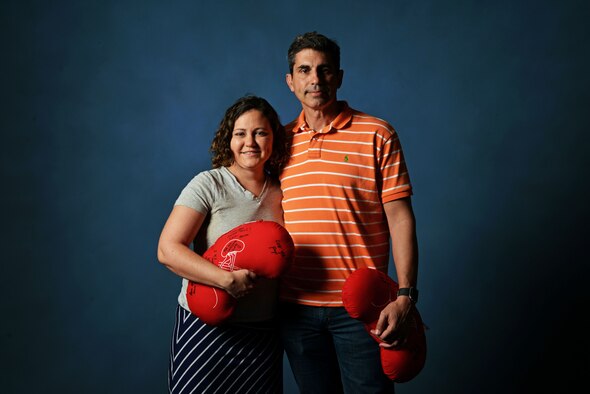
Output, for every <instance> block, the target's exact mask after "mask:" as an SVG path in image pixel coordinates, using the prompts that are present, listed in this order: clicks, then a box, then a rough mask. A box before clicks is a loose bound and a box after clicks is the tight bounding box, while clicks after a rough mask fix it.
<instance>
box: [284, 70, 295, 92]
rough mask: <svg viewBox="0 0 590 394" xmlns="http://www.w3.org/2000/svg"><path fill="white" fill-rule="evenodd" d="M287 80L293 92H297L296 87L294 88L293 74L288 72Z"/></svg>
mask: <svg viewBox="0 0 590 394" xmlns="http://www.w3.org/2000/svg"><path fill="white" fill-rule="evenodd" d="M285 82H287V86H288V87H289V89H290V90H291V91H292V92H295V89H293V75H292V74H290V73H287V75H285Z"/></svg>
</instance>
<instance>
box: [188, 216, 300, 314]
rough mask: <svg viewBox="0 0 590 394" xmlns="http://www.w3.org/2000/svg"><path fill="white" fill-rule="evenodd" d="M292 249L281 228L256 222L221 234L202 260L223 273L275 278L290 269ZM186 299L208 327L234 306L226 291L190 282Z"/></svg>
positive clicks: (287, 236) (232, 299)
mask: <svg viewBox="0 0 590 394" xmlns="http://www.w3.org/2000/svg"><path fill="white" fill-rule="evenodd" d="M293 249H294V248H293V240H292V239H291V236H290V235H289V233H288V232H287V230H285V228H284V227H283V226H281V225H280V224H278V223H276V222H271V221H264V220H259V221H256V222H248V223H244V224H242V225H240V226H238V227H235V228H233V229H232V230H230V231H228V232H227V233H225V234H223V235H222V236H221V237H219V238H218V239H217V241H215V243H214V244H213V245H212V246H211V247H210V248H209V249H208V250H207V251H206V252H205V253H204V254H203V257H204V258H205V259H207V260H209V261H210V262H211V263H213V264H216V265H217V266H219V267H220V268H223V269H224V270H226V271H234V270H238V269H248V270H250V271H253V272H254V273H256V275H259V276H263V277H266V278H276V277H278V276H280V275H282V274H283V272H285V270H286V269H287V268H288V267H289V265H290V263H291V259H292V257H293ZM186 299H187V302H188V307H189V309H190V310H191V312H192V313H193V314H194V315H196V316H198V317H199V318H200V319H201V320H202V321H203V322H204V323H206V324H210V325H219V324H221V323H222V322H223V321H224V320H226V319H227V318H228V317H230V316H231V314H232V313H233V311H234V309H235V306H236V299H235V298H234V297H232V296H231V295H230V294H229V293H228V292H226V291H225V290H222V289H219V288H216V287H212V286H207V285H203V284H200V283H195V282H193V281H189V284H188V287H187V291H186Z"/></svg>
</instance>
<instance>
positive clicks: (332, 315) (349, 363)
mask: <svg viewBox="0 0 590 394" xmlns="http://www.w3.org/2000/svg"><path fill="white" fill-rule="evenodd" d="M279 313H280V317H281V319H280V320H281V337H282V340H283V346H284V348H285V352H286V353H287V357H288V359H289V364H291V370H292V371H293V376H294V377H295V381H296V382H297V385H298V386H299V391H300V392H301V393H304V394H313V393H318V394H319V393H321V394H326V393H350V394H359V393H393V392H394V387H393V382H392V381H391V380H389V379H388V378H387V377H386V376H385V374H384V373H383V371H382V369H381V359H380V356H379V346H378V345H377V343H376V342H375V340H374V339H373V338H371V336H370V335H369V334H368V333H367V331H366V330H365V327H364V325H363V324H362V323H361V322H359V321H357V320H355V319H353V318H351V317H350V316H349V315H348V313H347V312H346V310H345V309H344V308H342V307H315V306H306V305H297V304H292V303H283V304H281V305H280V307H279Z"/></svg>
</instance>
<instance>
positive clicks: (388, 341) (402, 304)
mask: <svg viewBox="0 0 590 394" xmlns="http://www.w3.org/2000/svg"><path fill="white" fill-rule="evenodd" d="M412 307H413V305H412V301H411V300H410V299H409V298H408V297H398V298H397V299H396V300H395V301H392V302H390V303H389V304H387V306H386V307H385V308H383V310H382V311H381V313H380V314H379V320H378V321H377V325H376V326H375V329H374V330H371V333H372V334H373V335H375V336H377V337H378V338H380V339H381V340H382V341H383V342H381V343H380V344H379V346H381V347H383V348H385V349H391V348H398V347H400V346H402V345H403V344H404V343H405V342H406V337H407V334H408V330H407V327H406V326H407V317H408V315H409V313H410V311H411V310H412Z"/></svg>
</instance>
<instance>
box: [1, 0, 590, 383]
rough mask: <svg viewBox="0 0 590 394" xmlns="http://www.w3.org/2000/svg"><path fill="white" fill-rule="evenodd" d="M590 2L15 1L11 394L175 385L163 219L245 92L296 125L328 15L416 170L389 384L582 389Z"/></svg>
mask: <svg viewBox="0 0 590 394" xmlns="http://www.w3.org/2000/svg"><path fill="white" fill-rule="evenodd" d="M588 11H589V7H588V5H587V2H584V1H562V2H552V1H537V2H527V1H478V2H468V1H444V2H439V1H432V0H428V1H371V0H367V1H361V2H359V1H347V0H341V1H324V2H320V1H309V0H301V1H298V2H280V1H271V0H268V1H265V0H257V1H254V2H241V1H171V2H164V1H160V2H158V1H52V2H42V1H3V2H2V3H1V4H0V26H1V27H0V29H1V32H2V34H1V35H0V40H1V41H0V42H2V54H1V55H0V57H1V58H2V61H1V62H0V63H1V70H2V76H1V77H0V78H1V81H2V89H1V90H2V94H1V98H2V99H1V100H2V105H1V111H2V116H1V119H0V122H1V123H0V125H1V129H2V144H1V146H2V148H1V153H2V154H1V161H2V162H1V174H2V184H3V188H2V189H3V191H2V192H1V193H0V195H1V201H2V211H3V215H2V216H3V220H2V223H3V231H2V237H1V239H2V264H1V272H0V273H1V278H2V283H3V284H2V286H1V290H0V291H1V293H0V295H1V296H2V297H1V299H2V302H1V304H0V305H1V308H2V310H1V319H2V324H1V325H0V338H1V341H2V342H1V351H0V354H1V356H0V360H1V365H0V367H1V371H2V372H1V376H2V379H0V391H1V392H3V393H37V392H59V393H163V392H165V391H166V368H167V362H168V347H169V342H170V334H171V330H172V326H173V319H174V309H175V305H176V296H177V293H178V291H179V288H180V279H179V278H177V277H175V276H174V275H173V274H172V273H170V272H169V271H167V270H166V269H165V268H164V267H163V266H161V265H160V264H159V263H158V262H157V259H156V246H157V241H158V237H159V233H160V231H161V229H162V226H163V224H164V221H165V219H166V218H167V216H168V214H169V212H170V210H171V208H172V205H173V203H174V201H175V199H176V197H177V196H178V194H179V192H180V190H181V189H182V187H184V185H185V184H186V183H187V182H188V181H189V180H190V179H191V178H192V177H193V176H194V175H195V174H196V173H198V172H200V171H203V170H206V169H208V168H210V156H209V153H208V148H209V144H210V142H211V139H212V137H213V133H214V131H215V129H216V127H217V125H218V123H219V121H220V120H221V117H222V115H223V113H224V111H225V109H226V108H227V107H228V106H229V105H230V104H231V103H233V101H234V100H235V99H237V98H238V97H240V96H242V95H244V94H246V93H253V94H256V95H259V96H263V97H265V98H266V99H268V100H269V102H270V103H271V104H272V105H273V106H274V107H275V108H276V109H277V111H278V112H279V114H280V116H281V119H282V121H283V122H285V123H286V122H288V121H290V120H292V119H293V118H294V117H295V116H297V114H298V113H299V111H300V105H299V103H298V102H297V101H296V99H295V97H294V96H293V95H292V93H291V92H290V91H289V90H288V88H287V86H286V85H285V83H284V76H285V73H286V72H287V70H288V69H287V62H286V52H287V48H288V46H289V44H290V42H291V41H292V39H293V38H294V37H295V36H296V35H297V34H299V33H303V32H305V31H309V30H317V31H319V32H321V33H323V34H325V35H327V36H328V37H331V38H334V39H336V41H337V42H338V43H339V44H340V46H341V48H342V62H341V63H342V68H343V69H344V83H343V86H342V88H341V90H340V91H339V98H340V99H344V100H347V101H348V102H349V104H350V105H351V106H352V107H354V108H357V109H359V110H362V111H365V112H367V113H370V114H372V115H376V116H379V117H382V118H384V119H386V120H388V121H389V122H390V123H391V124H392V125H393V126H394V127H395V128H396V130H397V131H398V133H399V135H400V138H401V142H402V145H403V148H404V151H405V154H406V159H407V162H408V166H409V170H410V175H411V178H412V182H413V185H414V193H415V194H414V197H413V204H414V209H415V212H416V217H417V224H418V238H419V245H420V274H419V287H420V290H421V295H420V296H421V298H420V303H419V309H420V311H421V313H422V316H423V318H424V320H425V322H426V324H427V325H428V326H429V327H430V329H429V330H428V332H427V338H428V346H429V354H428V360H427V363H426V366H425V368H424V370H423V371H422V373H421V374H420V375H419V376H418V377H417V378H415V379H414V380H413V381H411V382H408V383H405V384H402V385H398V386H397V392H398V393H400V394H410V393H466V394H467V393H497V392H503V393H519V392H533V391H534V392H539V393H540V392H547V393H549V392H574V391H573V387H574V384H575V383H580V382H582V378H583V377H584V376H585V375H586V374H587V372H588V371H589V370H590V368H589V367H590V361H589V357H588V352H589V351H590V346H589V344H588V334H587V329H586V327H587V325H586V324H585V323H583V321H584V320H585V318H586V317H587V311H588V301H589V297H588V295H587V292H586V291H585V290H586V287H587V286H586V284H585V276H586V275H587V272H588V270H587V268H586V266H587V264H588V257H587V252H586V247H585V244H586V238H587V237H586V236H587V231H586V225H587V223H588V201H589V193H588V168H590V167H589V163H588V161H589V160H588V153H587V151H588V148H589V146H588V137H587V133H588V126H589V122H588V110H589V108H590V100H589V98H590V97H589V93H588V88H589V87H590V86H589V85H590V84H589V78H588V70H589V69H590V64H589V61H588V54H589V49H590V48H589V44H588V42H589V38H590V37H589V35H588V17H589V16H590V13H589V12H588ZM285 371H286V373H285V393H287V394H289V393H295V392H296V389H295V384H294V382H293V378H292V376H291V375H290V372H289V370H288V369H287V368H286V369H285ZM584 382H585V379H584ZM535 390H536V391H535Z"/></svg>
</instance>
